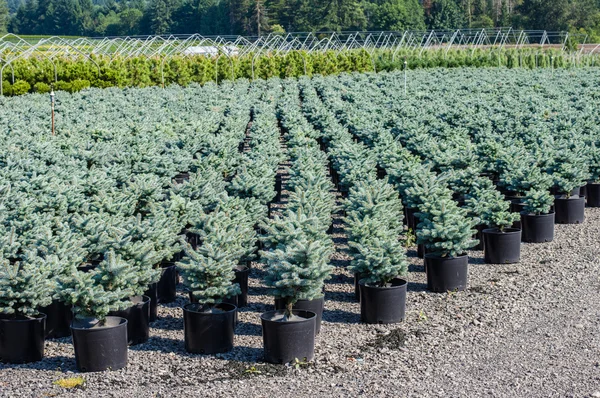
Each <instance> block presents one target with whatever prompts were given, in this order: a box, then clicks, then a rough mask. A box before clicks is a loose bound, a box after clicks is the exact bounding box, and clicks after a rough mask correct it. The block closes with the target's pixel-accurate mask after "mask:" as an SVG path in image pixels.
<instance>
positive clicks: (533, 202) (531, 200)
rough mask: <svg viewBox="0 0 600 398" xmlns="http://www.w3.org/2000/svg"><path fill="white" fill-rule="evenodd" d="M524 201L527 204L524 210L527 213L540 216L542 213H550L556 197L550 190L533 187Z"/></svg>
mask: <svg viewBox="0 0 600 398" xmlns="http://www.w3.org/2000/svg"><path fill="white" fill-rule="evenodd" d="M523 203H524V204H525V209H524V211H525V213H526V214H535V215H536V216H539V215H540V214H548V213H550V209H551V208H552V205H553V204H554V198H553V197H552V195H550V193H548V191H543V190H534V189H532V190H530V191H528V192H527V195H526V196H525V198H524V199H523Z"/></svg>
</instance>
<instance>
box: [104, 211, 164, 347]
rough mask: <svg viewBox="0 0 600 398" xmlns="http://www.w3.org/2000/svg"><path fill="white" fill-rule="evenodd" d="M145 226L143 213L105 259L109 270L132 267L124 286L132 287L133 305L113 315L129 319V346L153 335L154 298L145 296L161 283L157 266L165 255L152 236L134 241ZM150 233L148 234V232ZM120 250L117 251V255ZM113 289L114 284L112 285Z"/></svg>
mask: <svg viewBox="0 0 600 398" xmlns="http://www.w3.org/2000/svg"><path fill="white" fill-rule="evenodd" d="M140 230H142V231H143V230H145V229H144V228H142V227H141V220H140V218H139V215H138V217H137V221H136V222H134V226H133V227H131V229H129V230H128V232H127V233H126V234H125V238H124V239H119V241H118V244H116V243H115V244H114V246H113V250H115V252H114V253H113V252H112V251H111V252H109V257H107V258H106V259H105V262H106V267H105V268H107V269H111V270H114V269H121V268H123V269H126V268H129V269H130V270H131V278H129V279H128V280H127V282H128V283H127V285H126V286H123V289H129V290H130V292H131V296H130V297H129V300H130V301H131V305H130V306H128V307H127V308H125V309H121V310H117V311H111V312H110V313H109V315H110V316H115V317H121V318H125V319H126V320H127V340H128V343H129V345H137V344H142V343H145V342H146V341H148V339H149V337H150V313H151V308H150V307H151V301H152V299H151V297H150V296H147V295H145V292H146V291H148V287H149V286H150V285H152V284H155V283H157V282H158V280H159V278H160V275H161V272H160V270H159V269H156V268H154V264H156V263H157V259H159V258H160V257H161V255H160V254H159V253H158V252H157V251H156V250H155V246H154V245H153V244H152V242H151V241H150V240H149V239H144V240H134V239H133V238H134V237H135V236H136V235H137V233H138V232H139V231H140ZM144 236H146V235H144ZM115 253H116V254H115ZM108 288H111V287H108Z"/></svg>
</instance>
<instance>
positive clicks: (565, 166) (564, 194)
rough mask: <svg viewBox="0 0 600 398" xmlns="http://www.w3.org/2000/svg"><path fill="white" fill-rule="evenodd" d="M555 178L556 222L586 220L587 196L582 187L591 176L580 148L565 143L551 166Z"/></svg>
mask: <svg viewBox="0 0 600 398" xmlns="http://www.w3.org/2000/svg"><path fill="white" fill-rule="evenodd" d="M550 169H551V171H552V177H553V178H554V193H555V194H556V196H555V200H554V211H555V216H554V217H555V222H556V223H557V224H580V223H582V222H583V221H584V220H585V197H584V196H581V195H580V188H581V186H582V185H583V184H585V182H586V181H587V180H588V178H589V170H588V167H587V164H586V162H585V159H584V158H583V155H582V152H581V151H580V148H577V147H575V148H570V144H568V143H563V144H562V147H561V148H560V149H558V150H557V151H556V153H555V156H554V162H553V164H552V166H551V167H550Z"/></svg>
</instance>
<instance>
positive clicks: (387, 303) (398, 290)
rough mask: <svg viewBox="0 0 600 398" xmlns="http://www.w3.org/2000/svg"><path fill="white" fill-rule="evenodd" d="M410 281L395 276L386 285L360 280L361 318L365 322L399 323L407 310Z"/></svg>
mask: <svg viewBox="0 0 600 398" xmlns="http://www.w3.org/2000/svg"><path fill="white" fill-rule="evenodd" d="M407 285H408V283H407V282H406V281H405V280H403V279H400V278H395V279H393V280H392V281H391V283H389V284H388V285H387V286H385V287H378V286H371V285H367V284H365V282H364V281H361V282H360V297H361V300H360V319H361V320H362V321H363V322H365V323H398V322H400V321H402V320H403V319H404V313H405V311H406V287H407Z"/></svg>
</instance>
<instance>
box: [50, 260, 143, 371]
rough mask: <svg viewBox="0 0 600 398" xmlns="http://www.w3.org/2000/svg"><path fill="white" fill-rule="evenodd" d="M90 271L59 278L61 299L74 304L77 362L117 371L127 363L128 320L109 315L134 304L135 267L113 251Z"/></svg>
mask: <svg viewBox="0 0 600 398" xmlns="http://www.w3.org/2000/svg"><path fill="white" fill-rule="evenodd" d="M104 258H105V259H104V260H103V261H102V262H101V263H100V264H99V265H98V267H96V268H95V269H93V270H91V271H89V272H81V271H78V270H77V268H76V267H71V271H70V272H69V273H66V274H65V275H63V276H62V277H61V278H59V291H60V295H61V300H62V301H63V302H65V303H67V304H69V305H72V307H73V313H74V318H73V323H72V324H71V334H72V336H73V346H74V348H75V362H76V365H77V369H78V370H79V371H81V372H99V371H103V370H107V369H110V370H116V369H121V368H124V367H125V366H127V345H128V340H127V320H126V319H124V318H121V317H114V316H108V314H109V313H110V312H111V311H118V310H123V309H126V308H128V307H130V306H131V305H132V302H131V300H130V297H132V296H133V294H134V292H133V290H132V289H131V288H130V283H131V282H130V281H131V280H134V279H135V277H136V276H135V273H134V271H133V270H132V268H131V267H130V266H129V265H128V264H126V263H125V262H123V261H120V260H119V259H118V258H116V256H115V254H114V253H113V252H108V253H106V254H105V255H104Z"/></svg>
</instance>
